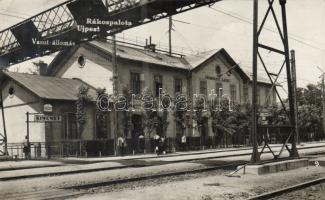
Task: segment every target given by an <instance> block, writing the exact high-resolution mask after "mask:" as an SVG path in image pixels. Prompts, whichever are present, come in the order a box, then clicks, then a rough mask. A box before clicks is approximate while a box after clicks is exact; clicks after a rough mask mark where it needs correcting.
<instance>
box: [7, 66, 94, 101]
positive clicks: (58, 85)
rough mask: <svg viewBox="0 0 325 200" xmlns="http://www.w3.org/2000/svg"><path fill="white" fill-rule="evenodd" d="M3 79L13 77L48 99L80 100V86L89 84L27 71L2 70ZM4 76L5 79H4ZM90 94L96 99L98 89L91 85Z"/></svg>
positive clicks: (39, 95)
mask: <svg viewBox="0 0 325 200" xmlns="http://www.w3.org/2000/svg"><path fill="white" fill-rule="evenodd" d="M1 77H2V78H1V79H2V80H7V79H11V80H13V81H15V82H16V83H17V84H19V85H20V86H21V87H23V88H25V89H27V90H29V91H30V92H31V93H33V94H34V95H36V96H37V97H39V98H42V99H48V100H67V101H76V100H78V96H77V94H78V92H79V87H80V86H82V85H86V86H88V85H87V84H86V83H84V82H82V81H81V80H78V79H66V78H57V77H49V76H39V75H32V74H26V73H16V72H2V73H1ZM3 78H4V79H3ZM88 94H89V96H90V98H91V99H92V100H95V99H96V96H97V94H96V90H95V89H94V88H92V87H91V86H89V91H88Z"/></svg>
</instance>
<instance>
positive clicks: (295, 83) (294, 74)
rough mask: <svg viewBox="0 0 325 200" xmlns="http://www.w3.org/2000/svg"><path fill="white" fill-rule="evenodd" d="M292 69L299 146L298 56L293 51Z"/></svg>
mask: <svg viewBox="0 0 325 200" xmlns="http://www.w3.org/2000/svg"><path fill="white" fill-rule="evenodd" d="M291 68H292V87H293V98H294V104H295V105H294V106H295V109H294V111H295V119H296V120H295V129H296V134H297V137H296V143H298V144H299V127H298V102H297V72H296V54H295V50H291Z"/></svg>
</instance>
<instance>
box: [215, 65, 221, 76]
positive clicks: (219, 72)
mask: <svg viewBox="0 0 325 200" xmlns="http://www.w3.org/2000/svg"><path fill="white" fill-rule="evenodd" d="M216 73H217V75H220V74H221V67H220V66H219V65H217V66H216Z"/></svg>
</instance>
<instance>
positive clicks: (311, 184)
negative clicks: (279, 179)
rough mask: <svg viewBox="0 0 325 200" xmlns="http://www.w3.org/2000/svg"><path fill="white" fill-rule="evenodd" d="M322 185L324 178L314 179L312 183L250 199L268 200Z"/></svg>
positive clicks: (300, 184) (324, 181) (289, 187)
mask: <svg viewBox="0 0 325 200" xmlns="http://www.w3.org/2000/svg"><path fill="white" fill-rule="evenodd" d="M321 183H325V177H322V178H318V179H314V180H311V181H307V182H303V183H299V184H297V185H293V186H288V187H285V188H282V189H279V190H275V191H271V192H267V193H264V194H261V195H258V196H255V197H252V198H249V200H266V199H271V198H274V197H278V196H281V195H283V194H288V193H291V192H294V191H297V190H301V189H304V188H307V187H310V186H313V185H319V184H321Z"/></svg>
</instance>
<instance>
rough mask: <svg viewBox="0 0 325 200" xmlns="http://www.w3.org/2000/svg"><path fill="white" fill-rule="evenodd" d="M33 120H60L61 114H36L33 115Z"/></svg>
mask: <svg viewBox="0 0 325 200" xmlns="http://www.w3.org/2000/svg"><path fill="white" fill-rule="evenodd" d="M34 121H35V122H61V121H62V116H61V115H44V114H37V115H34Z"/></svg>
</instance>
